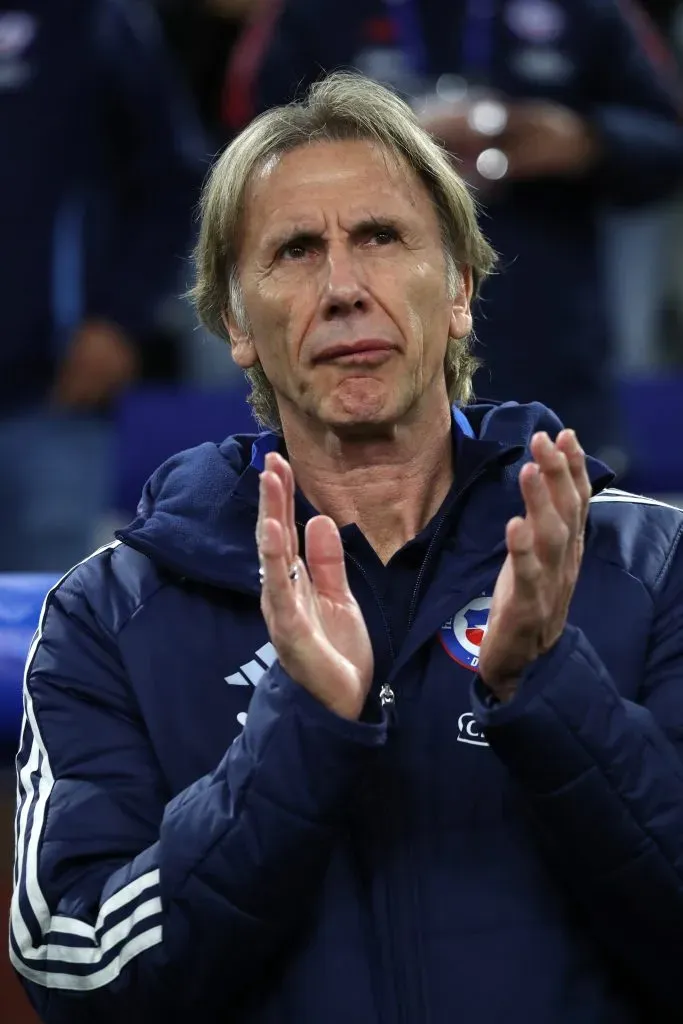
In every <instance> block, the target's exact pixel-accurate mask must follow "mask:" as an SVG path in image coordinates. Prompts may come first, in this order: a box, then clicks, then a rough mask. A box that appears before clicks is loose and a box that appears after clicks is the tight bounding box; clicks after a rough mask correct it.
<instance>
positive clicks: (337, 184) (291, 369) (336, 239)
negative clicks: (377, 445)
mask: <svg viewBox="0 0 683 1024" xmlns="http://www.w3.org/2000/svg"><path fill="white" fill-rule="evenodd" d="M239 274H240V281H241V285H242V290H243V294H244V302H245V307H246V311H247V315H248V318H249V321H250V327H251V330H250V332H249V334H248V335H247V334H244V333H243V332H240V330H239V329H238V327H237V325H236V324H235V323H234V322H233V321H232V320H231V321H230V329H231V337H232V342H233V356H234V358H235V361H236V362H237V363H238V365H240V366H241V367H243V368H248V367H250V366H253V365H254V363H255V362H256V361H257V360H259V361H260V362H261V365H262V367H263V370H264V372H265V374H266V376H267V377H268V380H269V381H270V383H271V385H272V387H273V388H274V390H275V393H276V396H277V399H278V406H279V409H280V414H281V416H282V419H283V423H284V424H285V426H286V425H287V422H288V420H289V419H290V417H292V416H295V417H298V418H301V415H302V414H303V416H304V417H306V418H307V419H309V420H310V419H311V418H312V419H313V420H315V421H317V422H318V424H319V425H320V426H325V427H328V428H332V429H334V430H340V431H343V432H348V431H350V432H353V433H359V432H360V433H361V434H366V433H372V431H373V429H374V430H377V429H378V428H379V429H381V430H382V431H384V430H386V429H387V428H390V427H391V426H393V425H394V424H397V423H398V422H400V421H401V420H403V419H405V418H407V417H408V416H409V415H410V414H411V412H413V411H415V410H416V408H417V407H418V406H419V405H420V403H424V402H429V403H433V402H435V401H436V402H437V403H438V404H439V405H441V404H442V403H443V401H444V400H445V396H446V391H445V381H444V371H443V362H444V355H445V350H446V344H447V340H448V336H449V334H451V335H453V336H454V337H463V336H464V335H465V334H466V333H468V331H469V329H470V327H471V318H470V313H469V293H470V278H469V275H466V278H465V281H464V283H463V284H462V285H461V286H460V287H459V289H458V294H457V295H456V297H455V298H453V297H452V296H449V294H448V289H447V282H446V265H445V259H444V253H443V243H442V239H441V233H440V230H439V221H438V218H437V214H436V211H435V208H434V206H433V203H432V200H431V197H430V195H429V192H428V191H427V189H426V187H425V186H424V184H423V183H422V182H421V181H420V179H419V178H418V177H417V176H416V175H415V174H414V172H413V171H412V170H411V169H410V168H408V167H407V165H404V164H403V163H402V162H401V163H399V162H397V161H396V159H395V158H394V157H393V156H391V155H389V154H387V153H386V152H385V151H384V150H382V149H381V148H379V147H377V146H374V145H373V144H371V143H367V142H355V141H350V142H333V143H330V142H321V143H315V144H312V145H308V146H304V147H301V148H299V149H296V150H294V151H292V152H290V153H288V154H286V155H285V156H283V157H282V158H280V159H279V160H277V161H274V162H272V163H271V164H269V165H267V166H266V168H265V169H264V170H263V171H262V172H261V173H260V174H258V175H257V176H256V177H255V179H254V180H253V182H252V183H251V186H250V188H249V190H248V192H247V195H246V203H245V216H244V224H243V236H242V245H241V253H240V260H239ZM435 411H436V410H435Z"/></svg>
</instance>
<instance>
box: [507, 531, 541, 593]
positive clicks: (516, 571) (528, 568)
mask: <svg viewBox="0 0 683 1024" xmlns="http://www.w3.org/2000/svg"><path fill="white" fill-rule="evenodd" d="M505 540H506V543H507V549H508V552H509V554H510V558H511V560H512V569H513V575H514V581H515V593H516V595H517V596H518V597H519V598H521V599H522V600H524V601H528V602H530V603H531V602H534V601H536V599H537V598H538V583H539V579H540V577H541V573H542V565H541V562H540V560H539V558H538V556H537V554H536V551H535V549H534V531H533V527H532V525H531V523H530V521H529V520H528V519H524V518H522V516H515V518H514V519H511V520H510V521H509V523H508V524H507V526H506V528H505Z"/></svg>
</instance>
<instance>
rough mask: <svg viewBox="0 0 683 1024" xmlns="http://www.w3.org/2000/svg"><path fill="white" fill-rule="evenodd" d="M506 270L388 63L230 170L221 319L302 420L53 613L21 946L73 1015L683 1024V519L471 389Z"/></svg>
mask: <svg viewBox="0 0 683 1024" xmlns="http://www.w3.org/2000/svg"><path fill="white" fill-rule="evenodd" d="M491 264H492V256H491V251H490V249H489V247H488V245H487V243H486V242H485V240H484V239H483V237H482V235H481V234H480V232H479V229H478V227H477V223H476V219H475V211H474V207H473V203H472V200H471V198H470V196H469V194H468V192H467V189H466V187H465V186H464V184H463V182H462V180H461V179H460V177H459V176H458V174H457V172H456V171H455V170H454V169H453V168H452V166H451V165H450V163H449V161H448V159H447V157H446V156H445V155H444V154H443V153H442V152H441V151H440V150H439V148H438V147H437V146H436V144H435V143H434V142H433V141H432V139H431V138H430V136H429V135H427V134H426V133H425V132H424V131H423V130H422V129H421V128H420V127H419V125H418V124H417V122H416V121H415V120H414V119H413V117H412V115H411V114H410V112H409V110H408V108H407V107H406V106H405V105H404V104H403V103H402V101H401V100H399V99H398V98H396V97H395V96H394V95H393V94H392V93H390V92H388V91H385V90H384V89H383V88H382V87H380V86H377V85H374V84H372V83H370V82H369V81H367V80H364V79H362V78H359V79H354V78H353V77H345V76H343V75H342V76H336V77H335V76H333V77H331V78H329V79H328V80H326V81H325V82H323V83H322V84H321V85H319V86H318V87H317V88H316V89H314V90H313V91H312V93H311V95H310V97H309V98H308V100H307V102H306V103H305V104H303V105H300V106H292V107H289V108H284V109H276V110H273V111H271V112H270V113H268V114H267V115H265V116H264V117H263V118H262V119H260V120H259V121H257V122H255V123H254V124H253V125H252V126H251V127H250V128H248V129H247V130H246V131H245V132H244V133H243V134H242V135H241V136H240V137H238V138H237V139H236V140H235V141H234V142H233V143H232V144H231V146H230V147H229V148H228V149H227V150H226V152H225V154H224V155H223V157H222V158H221V159H220V161H219V162H218V163H217V165H216V167H215V168H214V171H213V173H212V177H211V179H210V181H209V183H208V185H207V189H206V193H205V196H204V202H203V220H202V229H201V235H200V241H199V247H198V277H197V285H196V289H195V294H196V300H197V303H198V306H199V309H200V311H201V314H202V316H203V317H204V320H205V322H206V323H207V325H208V326H209V327H211V328H212V329H213V330H216V331H220V332H221V333H222V334H223V335H224V336H225V337H228V336H229V338H230V343H231V345H232V353H233V357H234V358H235V360H236V361H237V363H238V364H239V366H241V367H242V368H244V369H245V370H246V372H247V373H248V374H249V375H250V378H251V381H252V386H253V394H252V402H253V406H254V409H255V411H256V413H257V415H258V417H259V418H260V419H261V421H262V422H264V421H265V422H268V423H269V424H270V425H271V426H272V427H276V428H277V429H274V430H270V431H266V432H265V433H262V434H260V435H259V436H258V437H257V438H256V439H254V438H253V437H236V438H231V439H228V441H226V442H225V443H224V444H222V445H220V446H216V445H214V444H205V445H202V446H200V447H199V448H197V449H195V450H194V451H190V452H186V453H184V454H181V455H179V456H176V457H175V458H173V459H171V461H170V462H169V463H167V464H166V465H165V466H163V467H162V468H161V469H160V470H159V472H158V473H157V474H156V475H155V476H154V477H153V479H152V480H151V482H150V484H149V485H148V487H147V489H146V491H145V494H144V497H143V500H142V503H141V505H140V510H139V514H138V516H137V518H136V519H135V521H134V522H133V523H132V524H131V526H130V527H128V528H127V529H126V530H124V531H122V533H121V534H120V537H119V541H118V542H117V543H115V544H113V545H111V546H109V547H108V548H107V549H105V550H102V551H100V552H98V553H96V554H95V555H94V556H93V557H91V558H90V559H88V560H86V561H85V562H84V563H83V564H81V565H80V566H78V567H76V569H74V570H73V571H72V572H71V573H69V574H68V575H67V576H66V577H65V578H64V580H63V581H62V582H61V583H60V584H59V585H58V586H57V587H56V588H55V589H54V590H53V591H52V592H51V593H50V595H49V596H48V598H47V600H46V604H45V608H44V611H43V614H42V616H41V622H40V628H39V630H38V633H37V635H36V639H35V642H34V645H33V649H32V651H31V654H30V657H29V662H28V669H27V673H26V689H25V699H26V723H25V726H24V730H23V735H22V741H21V749H20V752H19V757H18V762H17V765H18V789H19V796H20V803H19V809H18V816H17V859H16V888H15V894H14V901H13V908H12V933H11V948H10V953H11V958H12V962H13V963H14V965H15V967H16V969H17V971H18V972H19V974H20V976H21V977H22V979H23V981H24V983H25V985H26V987H27V990H28V992H29V995H30V996H31V998H32V1000H33V1002H34V1004H35V1005H36V1007H37V1008H38V1011H39V1013H40V1014H41V1015H42V1017H43V1019H44V1020H45V1021H47V1022H49V1024H61V1022H66V1021H68V1022H69V1024H81V1022H86V1021H87V1022H90V1021H126V1022H136V1024H137V1022H143V1021H145V1022H146V1021H150V1020H159V1021H166V1020H178V1021H181V1020H188V1019H197V1020H202V1021H204V1022H206V1024H212V1022H216V1024H219V1022H224V1021H226V1020H230V1021H234V1022H239V1024H245V1022H248V1024H254V1022H258V1024H262V1022H263V1024H265V1022H274V1021H277V1022H278V1024H282V1022H290V1021H291V1022H297V1024H299V1022H301V1021H325V1022H326V1024H337V1022H339V1024H341V1022H347V1021H363V1022H366V1021H367V1022H375V1021H381V1022H384V1021H386V1022H392V1024H393V1022H400V1021H405V1022H414V1021H427V1020H430V1021H432V1022H434V1024H446V1022H451V1021H454V1020H457V1021H461V1022H463V1024H475V1022H476V1024H487V1022H498V1021H501V1020H507V1021H519V1022H524V1024H547V1022H549V1021H553V1022H554V1024H564V1022H578V1021H581V1022H582V1024H584V1022H587V1021H595V1022H598V1021H600V1022H604V1021H608V1020H609V1021H614V1022H629V1024H630V1022H634V1021H648V1022H650V1021H654V1020H657V1021H662V1020H664V1019H668V1017H669V1016H670V1017H671V1019H678V1018H679V1017H680V1011H681V1008H682V1007H683V994H682V993H681V989H680V984H679V977H678V974H679V972H678V965H679V964H680V958H681V952H682V948H681V947H682V944H683V940H682V936H683V927H682V925H683V880H682V879H681V860H682V856H681V855H682V851H683V825H682V824H681V821H682V810H683V769H682V768H681V762H680V753H681V743H682V741H681V737H682V736H683V702H682V701H681V699H680V694H679V690H680V681H681V677H682V674H683V655H682V650H683V631H682V630H681V628H680V621H681V616H682V610H681V602H680V591H681V585H682V583H683V574H682V572H681V551H680V543H679V538H680V536H681V533H682V531H683V518H682V517H681V514H680V512H678V511H677V510H674V509H672V508H669V507H666V506H663V505H661V504H659V503H658V502H654V501H651V500H649V499H646V498H634V497H632V496H629V495H626V494H624V493H623V492H617V491H612V490H609V489H605V485H606V484H607V483H608V482H609V479H610V474H609V473H608V472H607V470H606V468H605V467H604V466H603V465H602V464H600V463H597V462H596V461H595V460H591V459H588V460H586V458H585V456H584V454H583V452H582V451H581V449H580V447H579V444H578V442H577V440H576V437H575V435H574V434H573V432H572V431H571V430H561V431H559V433H558V428H559V425H558V422H557V420H556V419H555V418H554V416H553V415H552V414H551V413H549V412H548V411H547V410H545V409H544V408H543V407H540V406H537V405H536V406H519V405H517V404H514V403H509V404H506V405H502V406H499V407H497V406H488V407H482V406H470V405H467V404H466V401H467V396H468V391H469V387H470V378H471V373H472V362H471V359H470V357H469V355H468V352H467V338H468V335H469V332H470V326H471V315H470V309H469V307H470V299H471V295H472V293H473V287H474V286H475V285H476V283H477V282H478V280H479V279H480V278H482V277H483V276H485V274H486V273H487V272H488V271H489V269H490V267H491ZM454 400H457V401H456V404H454V405H453V408H452V409H451V402H453V401H454ZM548 432H550V434H552V435H555V434H557V437H556V439H555V440H552V439H551V437H550V436H549V433H548ZM295 481H296V484H295ZM591 491H592V492H593V493H594V495H595V496H594V497H593V498H592V503H591ZM252 684H253V685H254V686H256V689H255V691H254V692H253V695H252ZM250 698H251V700H250Z"/></svg>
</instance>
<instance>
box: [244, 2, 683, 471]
mask: <svg viewBox="0 0 683 1024" xmlns="http://www.w3.org/2000/svg"><path fill="white" fill-rule="evenodd" d="M641 15H642V12H638V13H637V14H634V13H633V11H632V9H631V5H630V2H629V3H618V2H617V0H571V3H570V2H569V0H565V2H560V0H455V2H453V0H392V2H389V0H387V2H384V3H383V2H381V0H330V2H329V3H327V4H326V7H325V16H324V19H323V18H321V14H320V8H319V4H318V3H317V2H316V0H281V2H277V3H274V4H273V5H272V6H271V8H270V14H269V17H270V23H271V26H272V31H271V32H270V34H269V35H268V37H267V38H265V39H262V40H261V44H260V59H259V60H258V61H252V73H251V76H250V77H245V78H243V80H242V81H239V82H236V83H233V96H232V100H231V103H229V104H228V107H227V116H228V117H229V118H230V117H232V118H233V119H234V118H235V117H237V116H239V115H240V114H241V112H242V111H243V110H244V109H248V108H249V103H247V102H245V97H246V98H248V99H249V102H250V103H251V107H252V109H253V110H263V109H265V108H267V107H270V106H272V105H274V104H277V103H280V102H283V101H285V100H288V99H290V98H291V97H292V96H293V95H294V94H295V93H296V92H297V91H298V90H300V89H302V88H304V87H305V86H306V85H307V84H308V83H310V82H311V81H313V80H315V79H316V78H317V77H319V75H320V73H321V69H331V68H337V67H341V66H351V67H355V68H357V69H359V70H361V71H362V72H364V73H366V74H368V75H369V76H371V77H373V78H375V79H378V80H380V81H382V82H384V83H386V84H389V85H391V86H392V87H394V88H395V89H396V90H397V91H398V92H399V93H401V94H402V95H404V96H405V97H408V98H409V99H410V100H411V102H412V103H413V105H414V106H416V107H417V108H418V109H420V110H421V112H422V123H423V124H424V125H425V127H427V128H428V129H429V130H431V131H432V132H433V133H434V134H435V135H436V136H437V137H439V138H440V139H442V140H443V141H444V142H445V143H446V145H447V146H448V147H449V149H450V150H451V152H452V153H454V154H457V156H458V157H459V158H460V160H461V161H462V163H461V168H462V170H463V172H464V173H465V174H466V175H467V176H468V177H469V179H470V181H471V182H472V183H473V185H474V186H475V187H476V188H477V190H478V197H479V199H480V200H481V202H482V203H483V204H484V207H485V211H486V215H485V217H484V219H483V227H484V231H485V233H486V234H487V237H488V238H489V240H490V241H491V243H492V245H493V247H494V249H495V250H496V251H497V252H498V253H499V254H500V255H501V257H502V267H503V269H504V273H500V274H498V275H496V276H494V277H493V278H492V279H491V280H490V281H488V282H487V285H486V288H485V290H484V293H483V301H481V303H480V305H479V307H478V309H477V310H476V314H477V315H476V321H475V323H476V331H477V337H478V339H479V342H480V346H479V348H478V354H479V355H480V357H481V358H482V359H483V362H484V369H483V370H481V371H480V373H479V374H478V376H477V378H476V382H475V383H476V388H477V392H478V393H479V394H481V395H484V396H487V397H491V398H497V399H503V398H505V397H506V396H509V395H511V394H512V395H514V396H515V397H516V398H518V399H519V400H521V401H528V400H535V399H538V400H540V401H543V402H545V403H547V404H548V405H550V406H551V407H552V408H554V409H555V410H556V411H557V412H558V413H559V414H560V416H561V417H562V418H563V419H564V420H565V421H566V422H571V423H572V424H573V425H574V426H576V428H577V430H578V432H579V433H580V436H581V437H582V439H583V441H584V443H585V444H586V445H587V447H589V448H590V449H591V450H593V451H596V452H599V453H601V454H602V456H603V457H606V458H608V460H609V461H610V462H612V464H613V465H614V466H615V468H616V469H619V470H621V469H623V468H624V464H625V456H624V452H623V438H622V434H621V429H620V424H619V417H618V413H617V408H616V399H615V395H614V387H613V372H612V354H611V348H612V347H611V343H610V329H609V325H608V317H607V311H606V308H605V307H606V292H605V283H604V275H603V265H602V258H601V248H600V244H599V221H600V217H599V214H600V210H601V209H602V207H603V205H604V204H605V203H607V202H611V203H619V204H621V205H623V206H627V207H631V208H633V207H637V206H638V205H640V204H645V203H650V202H652V201H654V200H657V199H662V198H663V197H665V196H667V195H669V194H670V193H671V192H672V191H673V190H674V189H675V188H676V187H677V185H678V184H679V182H680V181H681V178H682V175H683V128H682V126H681V122H680V119H679V110H678V105H677V96H676V92H675V84H674V75H673V74H672V73H671V69H670V68H669V66H668V65H665V64H663V63H662V62H660V61H659V50H656V51H655V50H654V48H653V47H651V46H650V45H649V39H650V36H649V35H648V37H647V39H646V38H645V37H644V34H643V32H642V16H641ZM253 31H254V30H252V32H253ZM242 45H243V46H244V47H248V46H249V45H250V40H249V33H248V34H247V36H246V37H245V40H244V42H243V44H242ZM655 57H656V58H657V59H655Z"/></svg>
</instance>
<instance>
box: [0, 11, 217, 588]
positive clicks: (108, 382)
mask: <svg viewBox="0 0 683 1024" xmlns="http://www.w3.org/2000/svg"><path fill="white" fill-rule="evenodd" d="M5 8H6V5H5V4H3V3H1V2H0V138H2V140H3V143H2V146H1V147H0V186H1V187H0V241H1V244H2V251H3V253H4V254H5V255H4V259H3V272H2V276H1V277H0V305H1V306H2V311H3V328H2V339H1V341H0V476H1V477H2V481H3V487H2V502H0V571H23V572H26V571H38V572H52V571H57V572H64V571H65V570H66V569H67V568H68V567H69V566H70V565H73V563H74V561H76V560H78V559H79V558H83V557H84V556H85V555H86V554H87V552H88V551H89V550H91V549H92V543H93V533H94V531H95V529H96V526H97V521H98V519H99V518H101V516H102V514H103V513H105V512H107V511H108V510H109V507H110V505H109V502H110V498H111V495H110V493H109V492H110V489H111V486H112V463H113V457H112V453H111V451H110V444H111V437H110V432H109V427H108V423H107V413H108V412H110V410H111V405H112V403H113V402H114V401H115V400H116V398H117V396H118V395H119V393H120V391H121V390H122V389H123V388H125V387H127V386H128V385H129V384H130V383H131V382H132V381H134V380H136V379H138V378H139V377H140V376H144V375H145V374H146V373H147V372H148V371H149V370H150V369H151V368H152V362H153V360H152V358H151V356H152V353H154V355H155V356H156V357H157V358H158V356H159V355H160V354H161V346H160V345H159V344H158V340H159V325H160V321H161V320H162V319H163V307H164V304H167V303H168V301H169V299H170V298H171V297H172V296H173V295H175V294H176V293H177V291H178V290H179V287H178V284H179V282H180V280H181V272H182V270H183V260H184V259H185V258H186V256H187V253H188V251H189V250H190V248H191V233H192V209H193V206H194V204H195V203H196V200H197V197H198V195H199V192H200V189H201V181H202V178H203V175H204V173H205V170H206V161H207V151H206V149H205V148H204V143H203V140H202V137H201V133H200V131H199V129H198V127H197V124H196V120H195V117H194V114H193V113H192V112H191V110H190V109H189V107H188V104H187V102H186V100H185V97H184V94H183V92H182V89H180V88H179V87H178V83H177V82H176V76H175V69H174V68H173V67H172V66H171V63H170V61H169V59H168V55H167V53H166V52H165V49H164V46H163V42H162V39H161V37H160V32H159V28H158V25H157V23H156V20H155V18H154V17H153V14H152V12H151V11H148V10H146V8H145V6H144V5H143V4H139V3H136V2H134V0H64V2H61V3H54V2H46V0H21V3H20V4H19V5H18V7H17V5H15V4H11V5H10V8H9V9H8V10H6V9H5Z"/></svg>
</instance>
